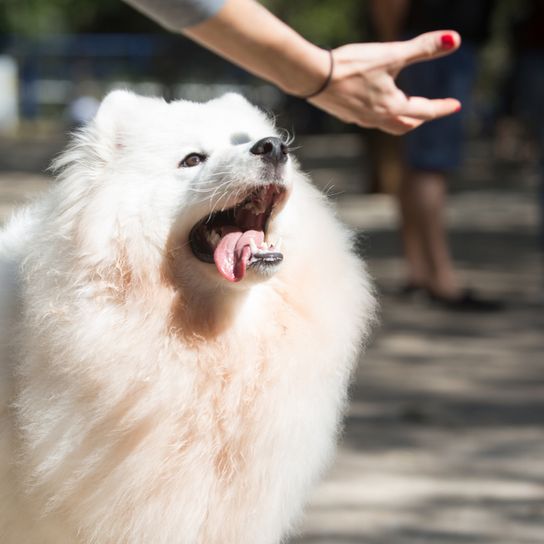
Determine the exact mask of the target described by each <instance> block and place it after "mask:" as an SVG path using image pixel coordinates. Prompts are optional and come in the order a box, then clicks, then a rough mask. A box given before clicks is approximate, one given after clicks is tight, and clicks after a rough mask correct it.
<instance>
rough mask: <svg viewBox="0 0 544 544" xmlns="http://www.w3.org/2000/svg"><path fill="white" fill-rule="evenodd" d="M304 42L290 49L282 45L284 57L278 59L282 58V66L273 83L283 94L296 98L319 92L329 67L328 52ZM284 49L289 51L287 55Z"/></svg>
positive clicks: (327, 75) (328, 72)
mask: <svg viewBox="0 0 544 544" xmlns="http://www.w3.org/2000/svg"><path fill="white" fill-rule="evenodd" d="M298 38H299V39H300V40H304V39H303V38H302V37H300V36H298ZM297 41H298V40H297ZM304 42H305V43H300V42H299V43H298V44H297V47H292V48H289V47H290V46H289V45H287V46H286V45H285V43H284V44H283V46H282V47H283V51H284V56H283V58H282V57H278V58H282V63H283V66H280V67H279V69H278V80H277V81H275V82H274V83H275V84H276V85H277V86H278V87H279V88H280V89H281V90H282V91H284V92H285V93H287V94H290V95H293V96H298V97H306V96H310V95H313V94H314V93H315V92H316V91H317V90H319V89H320V88H321V87H322V85H323V83H324V82H325V81H326V80H327V78H328V77H329V74H330V67H331V57H330V52H329V51H328V50H326V49H322V48H320V47H317V46H316V45H314V44H312V43H310V42H306V41H305V40H304ZM286 47H288V48H289V51H290V53H289V54H287V55H286V54H285V49H286Z"/></svg>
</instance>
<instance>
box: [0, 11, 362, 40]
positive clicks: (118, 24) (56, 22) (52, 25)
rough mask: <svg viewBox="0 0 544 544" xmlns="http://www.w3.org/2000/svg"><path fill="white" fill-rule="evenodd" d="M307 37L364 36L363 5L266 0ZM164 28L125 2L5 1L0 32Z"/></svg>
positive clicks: (344, 38) (338, 37) (155, 30)
mask: <svg viewBox="0 0 544 544" xmlns="http://www.w3.org/2000/svg"><path fill="white" fill-rule="evenodd" d="M262 3H263V4H264V5H266V6H267V7H268V8H269V9H270V10H271V11H272V12H274V13H275V14H277V15H278V16H279V17H280V18H282V19H283V20H285V21H286V22H288V24H290V25H291V26H293V27H294V28H295V29H296V30H297V31H299V32H301V33H302V34H303V35H304V36H305V37H306V38H308V39H309V40H312V41H314V42H316V43H319V44H322V45H327V46H331V47H332V46H335V45H338V44H340V43H346V42H348V41H354V40H355V41H359V40H361V39H362V38H363V37H364V34H365V32H364V25H363V22H364V15H363V13H364V6H365V5H366V2H360V1H359V0H320V1H319V2H316V1H315V0H296V2H295V1H293V0H263V1H262ZM157 31H159V27H157V25H155V24H154V23H152V22H151V21H149V20H148V19H146V18H145V17H144V16H142V15H141V14H139V13H138V12H136V11H135V10H133V9H132V8H130V7H129V6H127V5H126V4H125V3H124V2H122V1H121V0H114V1H112V0H77V1H75V0H2V1H1V2H0V33H5V34H6V33H14V34H22V35H25V36H37V35H40V34H41V35H43V34H51V33H54V34H56V33H64V32H157Z"/></svg>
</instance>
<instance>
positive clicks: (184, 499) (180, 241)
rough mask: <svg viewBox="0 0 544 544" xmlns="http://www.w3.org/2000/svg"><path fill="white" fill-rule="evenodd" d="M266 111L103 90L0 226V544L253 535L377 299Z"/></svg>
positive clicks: (311, 466)
mask: <svg viewBox="0 0 544 544" xmlns="http://www.w3.org/2000/svg"><path fill="white" fill-rule="evenodd" d="M288 151H289V150H288V148H287V147H286V145H285V143H284V142H282V140H281V139H280V138H279V137H278V132H277V131H276V129H275V128H274V126H273V125H272V123H271V122H270V120H269V119H268V118H266V116H265V115H264V114H263V113H262V112H260V111H259V110H257V109H256V108H254V107H253V106H251V105H250V104H249V103H248V102H246V101H245V100H244V99H243V98H241V97H239V96H237V95H233V94H228V95H225V96H224V97H222V98H220V99H217V100H213V101H211V102H208V103H205V104H196V103H191V102H185V101H179V102H174V103H170V104H167V103H165V102H164V101H162V100H159V99H153V98H143V97H139V96H136V95H133V94H131V93H129V92H125V91H115V92H113V93H111V94H110V95H109V96H107V97H106V99H105V100H104V102H103V103H102V105H101V107H100V110H99V112H98V114H97V115H96V118H95V119H94V121H93V122H92V123H91V124H90V126H89V127H87V128H86V129H85V130H84V131H82V133H81V134H80V135H79V136H77V137H76V139H75V142H74V144H73V145H72V146H71V148H70V149H69V150H68V151H67V152H66V153H65V154H64V155H62V156H61V157H60V159H59V160H58V161H57V164H56V168H57V169H58V171H59V180H58V183H56V184H55V186H54V187H53V188H52V189H51V190H50V191H49V192H48V194H46V195H45V196H44V197H43V198H41V199H40V200H39V201H38V202H35V203H34V204H33V205H31V206H29V207H28V208H26V209H25V210H22V211H21V212H19V213H18V215H16V216H15V217H14V218H13V219H12V220H11V222H10V223H9V224H8V225H7V227H6V228H5V230H4V231H3V232H2V233H1V234H0V326H1V329H0V334H1V338H0V340H1V343H0V542H2V544H75V543H85V544H91V543H93V544H197V543H198V544H271V543H277V542H280V541H281V540H282V538H285V536H286V535H287V534H288V532H289V530H290V528H291V527H292V526H293V522H294V521H295V520H296V519H297V516H298V515H299V514H300V511H301V508H302V505H303V501H304V498H305V497H306V495H307V493H308V490H309V489H310V487H311V485H312V484H313V483H314V482H315V481H316V479H317V478H318V476H319V475H320V473H321V472H322V470H323V468H324V467H325V466H326V464H327V461H328V460H329V459H330V457H331V454H332V452H333V450H334V443H335V438H336V437H335V435H336V433H337V429H338V426H339V418H340V415H341V411H342V408H343V406H344V404H345V398H346V385H347V380H348V378H349V375H350V370H351V369H352V365H353V362H354V359H355V355H356V351H357V348H358V347H359V345H360V340H361V338H362V337H364V336H365V333H366V329H367V327H368V322H369V318H370V317H371V315H372V312H373V301H372V296H371V294H370V292H369V286H368V282H367V278H366V275H365V273H364V270H363V268H362V265H361V263H360V261H359V260H358V258H357V257H356V256H355V255H354V254H353V252H352V247H351V241H350V235H349V233H348V232H347V231H346V230H345V229H344V228H343V227H342V226H341V225H340V224H339V223H338V221H337V220H336V219H335V217H334V214H333V213H332V211H331V209H330V207H329V205H328V204H327V202H326V201H325V199H324V198H323V196H322V195H321V194H319V193H318V191H316V190H315V189H314V188H313V187H312V186H311V185H310V184H309V183H308V181H307V180H306V179H305V178H304V176H303V175H302V174H301V173H300V172H299V171H298V170H297V167H296V164H294V162H293V159H292V158H291V157H290V156H289V153H288Z"/></svg>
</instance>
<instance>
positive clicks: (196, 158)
mask: <svg viewBox="0 0 544 544" xmlns="http://www.w3.org/2000/svg"><path fill="white" fill-rule="evenodd" d="M207 158H208V157H206V155H202V154H201V153H189V155H187V156H186V157H185V158H184V159H183V160H182V161H181V162H180V163H179V165H178V166H180V167H182V168H191V167H193V166H198V165H199V164H202V163H203V162H204V161H205V160H206V159H207Z"/></svg>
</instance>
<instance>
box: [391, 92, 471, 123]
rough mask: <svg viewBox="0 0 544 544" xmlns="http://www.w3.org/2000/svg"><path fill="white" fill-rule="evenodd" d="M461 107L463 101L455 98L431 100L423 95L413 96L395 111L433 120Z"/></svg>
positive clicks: (423, 119) (425, 119)
mask: <svg viewBox="0 0 544 544" xmlns="http://www.w3.org/2000/svg"><path fill="white" fill-rule="evenodd" d="M460 109H461V103H460V102H459V100H456V99H455V98H435V99H432V100H431V99H429V98H424V97H422V96H411V97H409V98H407V99H406V100H405V101H404V103H402V104H401V105H399V106H398V109H397V111H395V113H396V114H397V115H403V116H408V117H412V118H415V119H420V120H422V121H432V120H433V119H438V118H439V117H445V116H446V115H451V114H452V113H456V112H458V111H459V110H460Z"/></svg>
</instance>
